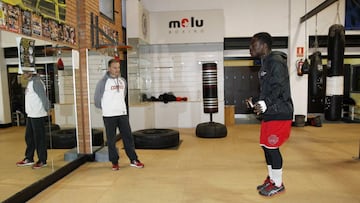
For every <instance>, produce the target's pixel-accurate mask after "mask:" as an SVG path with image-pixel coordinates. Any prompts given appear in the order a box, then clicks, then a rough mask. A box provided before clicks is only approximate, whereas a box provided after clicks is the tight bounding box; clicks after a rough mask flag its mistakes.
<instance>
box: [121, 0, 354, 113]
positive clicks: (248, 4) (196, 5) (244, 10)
mask: <svg viewBox="0 0 360 203" xmlns="http://www.w3.org/2000/svg"><path fill="white" fill-rule="evenodd" d="M323 2H324V0H302V1H299V0H271V1H268V0H241V1H239V0H226V1H223V0H196V1H193V0H167V1H166V3H164V1H163V0H141V3H142V4H143V5H144V8H145V9H147V10H148V11H149V12H150V13H151V12H162V11H188V10H209V9H223V10H224V19H225V22H224V24H225V28H224V29H225V34H224V35H225V36H224V37H251V36H252V35H253V34H254V33H257V32H260V31H266V32H269V33H270V34H271V35H273V36H288V37H289V48H288V51H287V53H288V63H289V64H288V65H289V72H290V80H291V89H292V97H293V100H294V106H295V112H294V113H295V114H303V115H306V114H307V75H305V76H302V77H299V76H297V73H296V68H295V67H296V65H295V64H296V61H297V60H298V59H300V57H297V56H296V47H304V48H305V56H304V57H307V56H309V55H311V52H312V51H313V50H308V49H307V44H308V40H307V39H308V36H309V35H315V34H317V35H327V34H328V29H329V27H330V26H331V25H332V24H344V22H345V17H344V16H345V1H338V2H335V3H334V4H332V5H330V6H329V7H327V8H326V9H324V10H323V11H321V12H320V13H318V14H317V15H315V16H313V17H311V18H310V19H308V20H307V21H305V22H303V23H300V18H301V17H302V16H304V15H305V14H306V13H308V12H309V11H311V10H312V9H314V8H315V7H317V6H318V5H320V4H321V3H323ZM128 12H129V11H128ZM128 25H129V24H128ZM346 34H360V31H346ZM321 51H322V52H323V55H326V54H327V53H326V49H321ZM324 52H325V53H324ZM238 53H241V54H242V55H241V56H249V54H248V51H247V50H240V51H239V52H238ZM345 53H346V54H359V53H360V50H359V49H351V48H346V49H345ZM232 56H234V55H232Z"/></svg>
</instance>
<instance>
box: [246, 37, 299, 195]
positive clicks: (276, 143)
mask: <svg viewBox="0 0 360 203" xmlns="http://www.w3.org/2000/svg"><path fill="white" fill-rule="evenodd" d="M250 55H251V56H252V57H255V58H260V59H261V64H262V66H261V68H260V70H259V81H260V96H259V99H258V101H257V102H256V103H255V105H254V112H255V113H256V114H258V115H259V114H262V118H263V120H262V121H261V131H260V146H262V148H263V150H264V153H265V160H266V163H267V168H268V176H267V178H266V179H265V181H264V183H263V184H261V185H259V186H257V190H258V191H259V194H260V195H263V196H272V195H275V194H278V193H280V192H283V191H285V186H284V184H283V181H282V165H283V159H282V156H281V153H280V150H279V147H280V146H281V145H282V144H284V142H285V141H286V140H287V139H288V138H289V136H290V130H291V124H292V119H293V111H294V110H293V102H292V99H291V92H290V81H289V72H288V67H287V56H286V54H285V53H283V52H280V51H272V37H271V35H270V34H269V33H266V32H260V33H257V34H255V35H254V36H253V37H252V39H251V43H250Z"/></svg>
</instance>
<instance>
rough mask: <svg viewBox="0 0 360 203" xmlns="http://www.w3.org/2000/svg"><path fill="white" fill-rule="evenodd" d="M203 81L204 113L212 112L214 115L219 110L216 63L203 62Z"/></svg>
mask: <svg viewBox="0 0 360 203" xmlns="http://www.w3.org/2000/svg"><path fill="white" fill-rule="evenodd" d="M202 81H203V101H204V102H203V103H204V113H210V115H212V113H217V112H218V111H219V108H218V94H217V66H216V63H205V64H203V67H202ZM211 120H212V118H211Z"/></svg>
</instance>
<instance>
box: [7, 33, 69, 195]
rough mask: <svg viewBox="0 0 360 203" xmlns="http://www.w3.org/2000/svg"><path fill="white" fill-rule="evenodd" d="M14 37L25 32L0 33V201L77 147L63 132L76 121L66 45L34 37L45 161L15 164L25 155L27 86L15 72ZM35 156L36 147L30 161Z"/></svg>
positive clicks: (46, 172) (49, 170)
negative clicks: (44, 102)
mask: <svg viewBox="0 0 360 203" xmlns="http://www.w3.org/2000/svg"><path fill="white" fill-rule="evenodd" d="M17 37H24V36H20V35H17V34H14V33H10V32H7V31H1V32H0V38H1V44H0V46H1V48H0V64H1V66H0V68H1V72H0V77H1V83H0V91H1V94H0V95H2V96H0V124H1V128H0V158H1V160H2V161H3V165H2V167H0V200H5V199H7V198H9V197H10V196H12V195H13V194H15V193H16V192H18V191H20V190H22V189H24V188H26V187H27V186H29V185H31V184H32V183H34V182H36V181H38V180H40V179H42V178H44V177H46V176H47V175H49V174H51V173H53V172H54V171H56V170H58V169H59V168H61V167H62V166H64V165H65V164H67V163H68V161H67V160H66V159H65V156H64V154H66V152H68V151H69V149H72V148H74V147H76V135H75V133H74V132H72V131H71V132H69V131H67V129H69V128H75V123H76V122H75V110H74V86H73V68H72V55H71V49H70V48H68V47H62V46H59V45H57V44H52V43H50V42H46V41H43V40H38V39H35V50H34V51H35V67H36V72H37V74H36V75H37V76H38V77H40V78H41V80H42V81H43V82H44V85H45V87H46V96H47V98H48V100H49V101H50V105H49V111H48V112H47V116H46V117H45V119H44V120H45V124H44V125H45V143H46V149H47V150H46V151H47V160H46V162H47V166H46V167H42V168H40V169H37V170H35V169H32V167H31V166H17V165H16V163H17V162H18V161H21V160H22V159H24V155H25V150H26V142H25V129H26V123H27V119H26V118H27V114H26V112H25V89H26V87H27V85H28V80H26V78H25V77H24V75H21V74H18V68H19V57H18V54H17V53H18V48H17V43H16V38H17ZM25 38H29V39H31V37H25ZM39 105H40V104H39ZM35 106H36V105H35ZM64 138H65V139H64ZM37 160H39V158H38V157H37V152H36V150H35V153H34V161H35V162H36V161H37Z"/></svg>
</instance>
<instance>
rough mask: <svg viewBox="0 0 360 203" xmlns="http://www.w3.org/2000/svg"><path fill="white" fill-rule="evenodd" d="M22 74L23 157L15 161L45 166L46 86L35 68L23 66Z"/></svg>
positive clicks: (22, 164)
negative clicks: (23, 88)
mask: <svg viewBox="0 0 360 203" xmlns="http://www.w3.org/2000/svg"><path fill="white" fill-rule="evenodd" d="M23 75H24V77H25V78H26V79H27V80H28V84H27V87H26V90H25V112H26V114H27V119H26V131H25V142H26V150H25V158H24V159H23V160H22V161H19V162H17V163H16V165H17V166H32V168H33V169H39V168H42V167H45V166H47V163H46V160H47V148H46V141H45V120H46V117H47V115H48V111H49V108H50V106H49V100H48V97H47V95H46V88H45V84H44V82H43V81H42V80H41V78H40V76H38V75H37V74H36V70H35V68H30V67H25V68H24V69H23ZM35 150H36V152H37V156H38V159H39V160H38V161H37V162H36V163H34V153H35Z"/></svg>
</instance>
